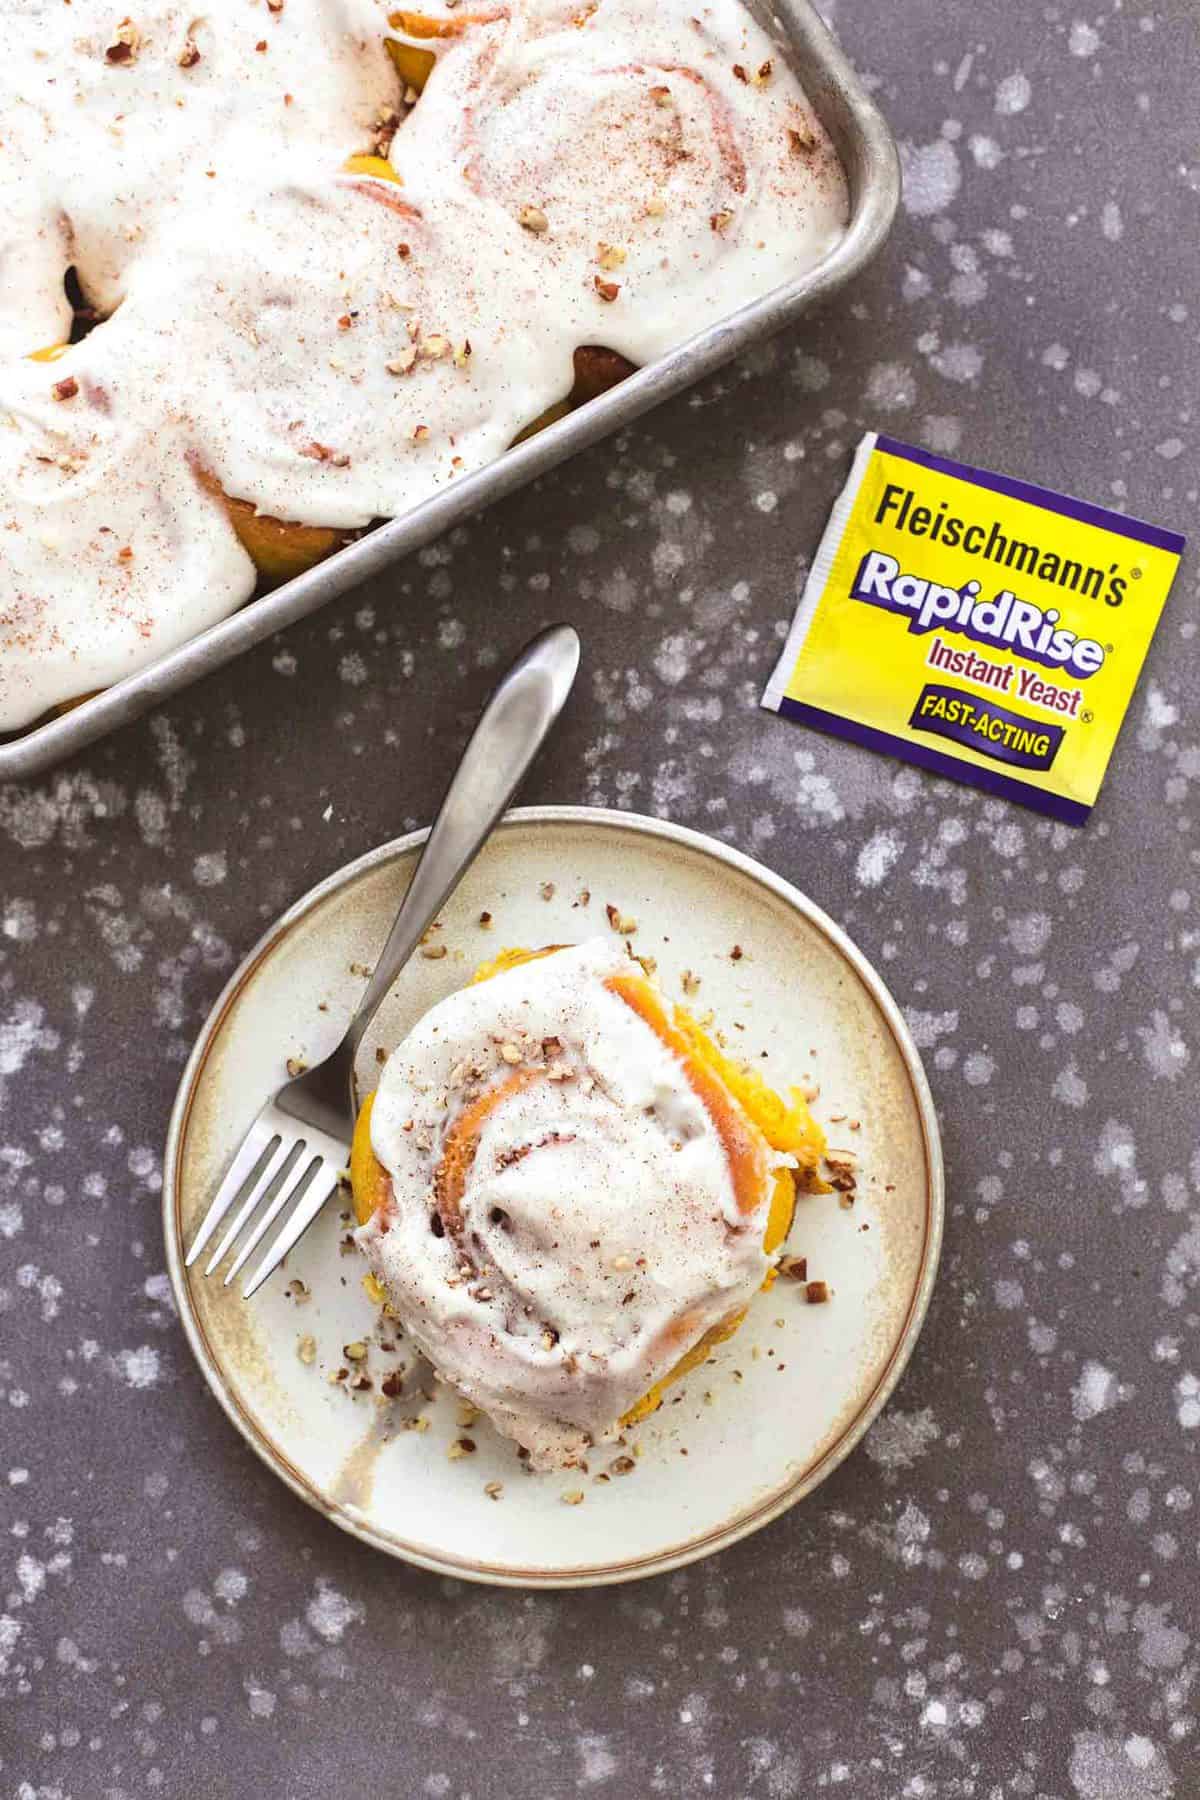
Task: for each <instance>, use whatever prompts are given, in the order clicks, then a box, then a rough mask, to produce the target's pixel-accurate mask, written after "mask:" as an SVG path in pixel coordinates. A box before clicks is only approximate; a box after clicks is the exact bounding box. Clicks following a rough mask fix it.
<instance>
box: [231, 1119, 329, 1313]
mask: <svg viewBox="0 0 1200 1800" xmlns="http://www.w3.org/2000/svg"><path fill="white" fill-rule="evenodd" d="M301 1150H302V1154H301V1155H300V1156H298V1157H297V1158H296V1160H295V1162H294V1163H292V1165H291V1167H290V1168H289V1169H288V1170H287V1175H288V1176H292V1175H295V1176H296V1180H295V1181H289V1180H287V1179H281V1180H280V1183H279V1187H278V1190H277V1192H276V1193H275V1194H273V1195H272V1197H271V1203H270V1205H269V1206H265V1207H264V1208H263V1211H262V1216H261V1217H260V1218H257V1219H256V1220H255V1221H254V1224H253V1225H252V1226H251V1227H250V1230H249V1231H248V1232H247V1233H246V1238H245V1242H244V1243H243V1244H241V1245H240V1246H239V1249H238V1253H237V1255H236V1256H235V1257H234V1259H233V1261H232V1262H231V1263H230V1265H229V1267H228V1269H227V1270H226V1271H225V1281H224V1286H225V1287H228V1286H229V1284H230V1282H231V1281H232V1280H233V1278H234V1276H235V1275H236V1274H237V1272H238V1270H239V1269H240V1268H241V1266H242V1264H243V1263H244V1262H246V1261H247V1260H248V1258H249V1257H250V1256H251V1255H252V1253H253V1251H254V1249H255V1246H256V1245H258V1244H259V1243H261V1242H262V1240H263V1238H264V1237H265V1236H266V1234H267V1232H268V1231H269V1230H270V1228H271V1226H272V1225H273V1224H274V1223H275V1221H276V1219H277V1218H278V1217H279V1215H280V1213H281V1212H282V1211H283V1209H284V1207H285V1206H286V1205H287V1203H288V1201H289V1200H296V1199H298V1198H299V1196H300V1194H301V1192H302V1191H303V1190H304V1188H305V1187H306V1185H307V1181H306V1177H311V1174H312V1171H313V1170H314V1169H315V1168H316V1167H317V1166H318V1165H319V1163H320V1162H321V1160H322V1159H321V1157H320V1155H319V1153H318V1152H317V1151H316V1150H315V1149H312V1148H309V1149H307V1150H305V1149H304V1147H303V1146H301Z"/></svg>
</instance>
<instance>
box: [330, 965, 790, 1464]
mask: <svg viewBox="0 0 1200 1800" xmlns="http://www.w3.org/2000/svg"><path fill="white" fill-rule="evenodd" d="M502 960H503V961H507V962H510V963H513V964H515V966H509V967H503V968H502V972H500V973H497V974H495V977H494V979H488V980H486V981H483V982H478V981H477V982H476V983H475V984H474V985H472V986H470V987H468V988H466V989H464V990H463V991H462V992H460V993H457V994H454V995H452V996H451V997H450V998H448V999H446V1000H444V1001H443V1002H441V1004H440V1005H438V1006H436V1007H434V1008H433V1009H432V1011H431V1012H429V1013H428V1014H427V1015H426V1016H425V1018H424V1019H422V1020H421V1022H420V1023H419V1024H418V1025H417V1026H416V1027H415V1028H414V1030H413V1031H412V1032H411V1033H410V1034H409V1036H408V1037H407V1038H406V1039H405V1040H404V1042H403V1043H402V1044H401V1045H400V1046H399V1048H398V1049H397V1050H396V1051H395V1052H394V1053H393V1054H392V1056H391V1057H390V1058H389V1059H388V1062H387V1064H386V1066H385V1068H384V1071H383V1075H382V1078H381V1080H380V1084H379V1088H378V1090H377V1092H376V1094H375V1096H374V1098H373V1102H372V1103H370V1104H369V1106H368V1107H367V1108H364V1112H363V1115H362V1118H361V1119H360V1123H359V1127H358V1131H357V1133H356V1138H355V1146H354V1155H353V1162H352V1176H353V1183H354V1198H355V1207H356V1210H357V1213H358V1216H359V1218H360V1220H361V1221H362V1224H361V1227H360V1229H359V1231H358V1234H357V1237H358V1242H359V1244H360V1246H361V1248H362V1249H363V1250H364V1251H365V1253H366V1255H367V1257H368V1259H369V1261H370V1264H371V1268H372V1271H373V1272H374V1274H375V1276H376V1278H377V1280H378V1281H379V1282H380V1283H381V1284H382V1287H383V1288H384V1290H385V1291H386V1293H387V1295H388V1297H389V1299H390V1301H391V1303H392V1305H393V1306H394V1308H395V1310H396V1312H397V1313H398V1315H399V1317H400V1319H401V1321H402V1324H403V1326H404V1329H405V1331H406V1332H407V1333H408V1335H409V1336H410V1337H411V1338H412V1339H413V1340H414V1341H415V1343H416V1344H417V1345H418V1347H419V1348H420V1349H421V1350H422V1351H423V1352H424V1353H425V1354H426V1355H427V1356H428V1358H429V1359H430V1361H431V1362H432V1363H433V1365H434V1367H435V1368H436V1369H437V1370H438V1371H439V1373H440V1374H441V1375H442V1376H443V1378H444V1379H445V1380H447V1381H449V1382H450V1383H452V1385H453V1386H454V1387H455V1388H457V1389H458V1391H459V1392H460V1393H461V1394H463V1395H464V1396H465V1397H466V1398H467V1399H468V1400H470V1401H471V1402H472V1403H473V1404H474V1405H476V1406H478V1407H479V1408H480V1409H481V1410H482V1411H483V1412H485V1413H487V1414H488V1416H489V1417H490V1418H491V1419H492V1421H493V1422H494V1424H495V1425H496V1426H497V1427H498V1429H499V1430H500V1431H501V1432H503V1433H504V1434H505V1435H507V1436H509V1437H512V1438H515V1439H516V1440H517V1442H518V1443H519V1444H521V1445H522V1446H523V1447H524V1448H525V1449H526V1450H527V1451H528V1453H529V1458H530V1461H531V1464H532V1466H533V1467H535V1468H543V1469H544V1468H554V1467H561V1466H565V1465H567V1464H570V1463H571V1462H573V1461H577V1460H578V1459H579V1458H580V1457H581V1456H582V1455H583V1453H584V1452H585V1450H586V1448H587V1446H588V1445H589V1444H591V1443H595V1442H600V1441H604V1440H611V1439H612V1438H614V1437H615V1436H616V1435H617V1434H618V1432H619V1431H620V1429H621V1427H622V1424H623V1423H624V1422H627V1421H629V1420H630V1418H631V1417H633V1416H636V1415H638V1414H639V1413H640V1412H641V1411H645V1410H649V1409H650V1408H651V1407H652V1406H653V1405H654V1404H655V1402H656V1400H657V1397H658V1389H659V1388H660V1386H661V1384H662V1383H663V1382H664V1381H665V1380H666V1379H668V1378H669V1377H670V1376H671V1375H672V1373H677V1372H679V1371H680V1369H681V1365H684V1364H686V1363H687V1362H688V1361H689V1360H690V1359H692V1358H695V1357H696V1355H697V1352H699V1354H700V1355H701V1356H703V1355H704V1354H706V1353H707V1350H708V1348H709V1347H710V1346H711V1345H712V1344H713V1343H714V1342H716V1341H717V1340H718V1339H719V1338H720V1337H722V1336H725V1335H728V1333H729V1332H730V1331H731V1330H732V1329H735V1328H736V1325H737V1324H738V1323H739V1322H740V1319H741V1317H742V1315H743V1313H744V1312H745V1309H746V1307H747V1306H748V1305H749V1303H750V1301H751V1300H752V1299H753V1297H754V1295H755V1293H756V1292H757V1291H758V1289H759V1288H760V1287H761V1286H762V1285H763V1283H764V1280H765V1279H766V1278H767V1276H768V1272H769V1270H770V1267H771V1261H770V1254H769V1252H770V1251H771V1250H773V1249H775V1248H776V1247H777V1246H778V1243H779V1242H781V1241H782V1238H783V1236H784V1235H785V1234H786V1230H787V1226H788V1223H789V1222H790V1217H791V1210H792V1205H793V1203H794V1199H795V1192H796V1183H797V1181H798V1180H799V1181H800V1182H801V1183H803V1184H807V1183H808V1181H809V1180H810V1179H811V1177H812V1173H813V1171H814V1170H815V1168H816V1163H817V1160H818V1157H819V1155H820V1150H821V1145H822V1140H821V1137H820V1133H819V1131H818V1130H817V1128H816V1127H815V1126H814V1125H813V1123H812V1121H811V1119H810V1118H809V1117H808V1114H807V1111H806V1110H805V1109H804V1108H803V1103H802V1102H799V1101H797V1102H795V1104H794V1105H793V1106H792V1107H791V1108H789V1107H787V1106H785V1105H784V1104H783V1103H782V1102H781V1101H779V1100H778V1099H777V1098H776V1097H775V1096H773V1095H770V1094H769V1090H766V1089H765V1088H763V1086H762V1084H761V1082H758V1081H757V1080H755V1079H754V1078H750V1077H745V1076H741V1075H739V1073H738V1072H737V1071H736V1070H735V1069H734V1067H733V1065H732V1064H728V1063H726V1062H725V1059H724V1058H722V1057H721V1055H720V1053H719V1052H718V1051H717V1050H716V1048H715V1046H714V1045H712V1044H711V1042H710V1041H709V1040H708V1039H706V1038H705V1037H704V1034H703V1033H702V1032H700V1031H699V1029H698V1028H697V1027H696V1026H695V1025H694V1023H693V1022H692V1021H690V1020H689V1019H688V1018H687V1016H686V1015H685V1014H682V1013H680V1014H677V1015H676V1016H675V1017H672V1016H671V1015H670V1014H669V1013H668V1010H667V1008H666V1006H665V1005H664V1002H663V1000H662V998H661V996H660V995H659V994H658V992H657V991H656V989H655V988H654V987H653V986H652V985H651V983H650V982H649V981H648V980H647V978H646V977H645V976H644V975H643V974H642V972H641V970H640V968H639V967H638V966H637V964H635V963H633V962H632V961H631V960H630V958H629V957H628V956H627V955H626V954H625V952H624V950H623V949H622V948H621V947H620V946H619V945H617V946H614V945H613V943H612V942H611V940H605V939H599V938H597V939H594V940H592V941H590V942H588V943H585V944H581V945H579V946H576V947H574V948H570V949H561V950H557V951H555V952H553V953H551V954H544V955H540V956H536V957H533V958H529V959H527V960H525V959H521V958H507V959H502ZM485 973H487V974H491V973H492V971H490V970H489V971H485ZM797 1109H798V1110H797Z"/></svg>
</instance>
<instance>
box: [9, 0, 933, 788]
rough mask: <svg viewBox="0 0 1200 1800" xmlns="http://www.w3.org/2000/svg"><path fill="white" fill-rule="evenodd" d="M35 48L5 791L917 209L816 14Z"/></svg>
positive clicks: (66, 39)
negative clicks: (897, 214)
mask: <svg viewBox="0 0 1200 1800" xmlns="http://www.w3.org/2000/svg"><path fill="white" fill-rule="evenodd" d="M10 23H11V25H12V31H11V33H10V41H9V44H8V54H7V56H6V58H5V64H4V69H3V71H2V72H0V90H2V91H3V115H4V119H5V127H4V132H3V134H2V135H0V199H2V200H3V205H2V206H0V276H2V279H0V425H2V426H3V427H4V429H2V430H0V776H4V775H8V776H15V775H24V774H29V773H32V772H34V771H36V770H37V769H39V768H43V767H45V766H47V765H48V764H50V763H52V762H53V761H54V760H56V759H57V758H59V757H61V756H63V755H65V754H67V753H68V752H69V751H72V750H74V749H77V748H79V747H80V746H82V745H83V744H86V743H88V742H90V741H92V740H94V739H95V738H96V737H97V736H99V735H100V734H101V733H102V732H104V731H106V730H108V729H110V728H111V727H113V726H114V725H116V724H119V723H121V722H123V721H124V720H126V719H128V718H130V717H133V716H135V715H136V714H137V713H138V712H140V711H142V710H144V709H145V708H146V707H148V706H149V705H151V704H153V703H155V702H157V701H159V700H161V699H162V698H163V697H164V696H165V695H166V694H168V693H170V692H171V691H173V690H174V689H176V688H178V687H180V686H182V685H183V684H184V683H186V682H187V681H189V680H191V679H194V678H195V677H197V676H198V675H200V674H202V673H207V672H208V671H210V670H211V669H213V668H215V667H218V666H219V665H220V664H221V663H223V662H225V661H227V660H228V659H229V658H230V657H231V656H233V655H235V654H236V653H238V652H239V651H240V650H242V649H245V648H247V647H249V646H250V645H251V644H253V643H255V642H258V641H260V640H261V639H262V638H263V637H265V636H266V635H268V634H269V633H271V632H273V631H275V630H277V629H279V628H280V626H282V625H285V624H287V623H289V622H291V621H292V620H294V619H296V618H299V617H301V616H303V615H304V614H306V613H308V612H310V611H312V610H313V609H314V608H315V607H317V606H319V605H321V604H322V603H323V602H324V601H326V600H328V599H330V598H332V597H334V596H335V595H337V594H339V593H341V592H343V591H345V590H346V589H347V588H348V587H350V586H351V585H352V584H354V583H356V582H358V581H360V580H362V579H364V578H366V577H367V576H369V575H371V574H374V573H377V572H379V571H380V570H381V569H383V568H385V567H386V566H387V565H388V564H389V563H391V562H392V561H394V560H396V559H397V558H399V557H401V556H403V555H405V554H406V553H408V552H410V551H412V550H413V549H415V548H417V547H418V546H420V545H421V544H423V543H425V542H428V541H429V540H430V539H432V538H433V537H434V536H436V535H438V534H439V533H440V532H442V531H444V530H445V529H447V527H449V526H450V525H451V524H453V523H454V522H455V521H456V520H458V519H460V518H462V517H464V516H466V515H467V514H469V513H471V512H474V511H477V510H478V509H479V508H480V507H481V506H482V505H484V504H486V503H487V502H488V501H489V500H491V499H494V498H496V497H498V496H499V495H501V494H503V493H505V492H507V491H510V490H511V489H512V488H514V487H516V486H517V485H519V484H521V483H523V482H525V481H527V480H529V479H530V478H531V477H532V476H534V475H536V474H538V473H541V472H543V471H544V470H546V469H548V468H549V467H551V466H552V465H553V464H555V463H557V462H558V461H560V460H562V459H563V458H564V457H566V456H568V455H570V454H571V453H572V452H573V451H575V450H577V449H580V448H582V447H583V446H585V445H587V444H589V443H592V442H594V441H596V440H597V439H598V438H599V437H601V436H602V435H604V434H606V433H607V432H610V431H612V430H614V429H615V428H617V427H618V426H621V425H624V424H627V423H628V422H629V421H630V420H631V419H632V418H634V417H635V416H637V415H638V414H639V413H641V412H643V411H644V410H646V409H647V408H648V407H649V406H651V405H652V404H654V403H655V402H656V401H658V400H660V399H662V398H665V397H666V396H668V395H670V394H672V393H674V392H677V391H678V390H679V389H681V388H682V387H684V386H685V385H687V384H688V383H689V382H692V381H694V380H696V379H698V378H699V377H700V376H702V375H703V374H705V373H707V372H708V371H709V370H711V369H713V368H715V367H716V366H718V365H719V364H720V363H721V362H723V361H725V360H727V359H728V358H730V357H731V356H733V355H734V354H736V353H737V351H738V350H740V349H741V348H743V347H744V346H745V345H747V344H749V343H750V342H752V341H754V340H755V339H758V338H761V337H762V336H764V335H766V334H767V333H769V332H772V331H774V330H777V329H779V328H780V327H781V326H783V325H785V324H786V323H788V322H789V321H791V320H793V319H795V318H796V317H798V316H799V314H800V313H801V312H802V311H803V310H804V309H805V308H806V307H807V306H809V305H811V304H812V303H813V302H814V301H815V300H816V299H823V298H825V297H826V296H828V295H829V294H830V293H831V292H833V291H835V290H836V289H837V288H838V287H839V286H840V285H841V284H843V283H844V282H845V281H846V280H848V279H849V278H850V277H851V276H852V275H853V274H854V273H855V272H856V271H857V270H858V269H859V268H861V266H862V265H863V263H864V262H865V261H866V260H867V259H868V257H869V256H870V255H871V254H872V253H873V252H874V250H875V249H876V248H877V247H878V245H879V244H880V242H881V241H882V239H883V237H884V236H885V234H886V232H887V229H888V227H889V225H890V222H891V218H892V214H893V212H894V209H895V205H896V199H897V194H898V178H897V174H896V163H895V155H894V150H893V147H892V144H891V139H890V137H889V135H888V132H887V128H886V126H885V125H884V124H883V121H882V120H881V118H880V117H879V114H878V113H877V111H876V110H875V108H874V106H873V105H872V103H871V102H870V100H869V99H868V98H867V96H866V95H865V93H864V92H863V91H862V89H861V88H860V87H859V85H858V83H857V81H856V79H855V77H854V75H853V73H852V72H851V70H850V69H849V67H848V65H847V64H846V62H845V60H844V58H843V57H842V55H841V53H840V51H839V50H838V49H837V47H836V45H835V43H834V42H833V40H832V39H831V37H830V36H829V34H828V33H827V31H826V30H825V28H824V26H823V25H821V23H820V21H819V20H818V19H817V17H816V15H815V14H814V13H813V12H812V11H811V10H810V8H809V7H808V6H807V4H805V3H804V0H791V3H789V4H785V5H782V6H781V7H780V8H779V17H778V19H769V20H768V19H765V18H764V16H763V15H761V14H760V13H759V12H758V11H757V10H752V9H751V8H749V7H747V6H746V5H745V4H743V0H711V3H710V4H707V5H705V6H702V7H700V8H699V9H697V8H696V7H695V5H694V0H459V3H458V4H451V0H423V3H422V5H421V8H420V9H419V10H417V9H403V10H399V11H395V10H393V11H388V10H387V8H386V7H383V6H380V5H378V4H377V3H376V0H312V3H311V4H309V5H305V6H301V5H298V4H293V3H290V0H254V3H253V4H246V0H214V4H213V5H212V6H211V7H210V8H209V9H208V10H207V11H206V12H205V13H204V14H203V15H202V16H200V17H197V16H196V15H194V14H193V13H192V12H191V10H190V9H188V8H185V7H182V6H179V5H178V4H175V0H144V3H143V4H141V5H140V6H139V7H138V8H137V11H136V13H134V14H131V15H130V16H128V17H126V18H123V19H118V18H115V17H114V9H112V8H109V7H101V6H99V5H98V4H96V3H95V0H76V4H74V5H73V6H71V7H63V6H61V5H60V4H58V0H54V3H53V4H52V3H51V0H26V3H25V4H23V5H22V6H21V7H19V8H18V9H17V12H16V14H15V16H14V17H13V18H12V20H11V21H10Z"/></svg>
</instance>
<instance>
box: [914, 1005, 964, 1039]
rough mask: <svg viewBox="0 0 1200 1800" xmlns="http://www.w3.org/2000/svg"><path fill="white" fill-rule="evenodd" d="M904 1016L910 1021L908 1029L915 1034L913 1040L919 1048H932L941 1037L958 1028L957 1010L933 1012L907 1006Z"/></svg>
mask: <svg viewBox="0 0 1200 1800" xmlns="http://www.w3.org/2000/svg"><path fill="white" fill-rule="evenodd" d="M904 1016H905V1018H906V1019H907V1021H908V1029H909V1030H910V1031H911V1032H912V1034H913V1042H914V1043H915V1044H916V1046H917V1049H918V1050H932V1049H933V1047H934V1045H935V1044H936V1043H937V1041H938V1039H939V1038H940V1037H945V1036H946V1034H947V1033H948V1032H951V1031H957V1030H958V1013H957V1011H950V1012H943V1013H933V1012H921V1011H919V1010H918V1009H917V1008H915V1007H911V1006H908V1007H905V1009H904Z"/></svg>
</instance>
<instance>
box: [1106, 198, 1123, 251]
mask: <svg viewBox="0 0 1200 1800" xmlns="http://www.w3.org/2000/svg"><path fill="white" fill-rule="evenodd" d="M1100 230H1101V231H1102V232H1103V234H1104V236H1105V238H1106V239H1107V240H1108V242H1109V243H1110V244H1118V243H1120V241H1121V238H1122V236H1123V234H1124V231H1125V223H1124V220H1123V219H1122V217H1121V208H1120V206H1119V205H1118V204H1117V202H1116V201H1115V200H1106V201H1105V203H1104V205H1103V207H1102V208H1101V211H1100Z"/></svg>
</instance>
